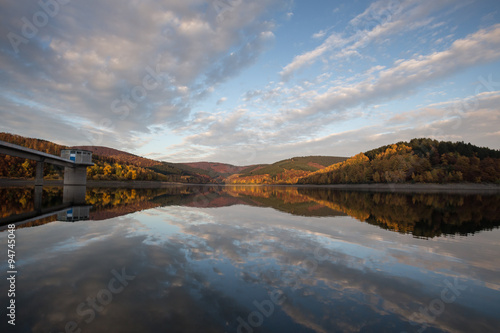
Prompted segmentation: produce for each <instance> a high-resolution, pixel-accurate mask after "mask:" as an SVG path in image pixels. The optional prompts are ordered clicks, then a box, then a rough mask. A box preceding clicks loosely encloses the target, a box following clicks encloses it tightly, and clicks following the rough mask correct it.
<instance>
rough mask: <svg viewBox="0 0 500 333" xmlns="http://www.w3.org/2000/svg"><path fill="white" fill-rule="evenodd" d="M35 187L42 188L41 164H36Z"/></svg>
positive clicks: (38, 162) (40, 162) (39, 162)
mask: <svg viewBox="0 0 500 333" xmlns="http://www.w3.org/2000/svg"><path fill="white" fill-rule="evenodd" d="M35 186H43V162H42V161H37V162H36V173H35Z"/></svg>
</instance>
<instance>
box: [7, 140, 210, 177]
mask: <svg viewBox="0 0 500 333" xmlns="http://www.w3.org/2000/svg"><path fill="white" fill-rule="evenodd" d="M0 140H1V141H5V142H10V143H13V144H17V145H19V146H23V147H27V148H31V149H36V150H38V151H42V152H45V153H49V154H52V155H56V156H59V155H60V153H61V149H65V148H70V147H67V146H63V145H60V144H56V143H53V142H50V141H46V140H41V139H34V138H27V137H23V136H20V135H15V134H10V133H0ZM80 149H86V150H91V151H93V152H94V155H93V158H92V160H93V162H94V164H95V165H94V166H92V167H89V168H87V179H91V180H159V181H171V182H186V183H187V182H192V183H207V182H209V177H206V176H204V175H198V174H193V173H190V172H188V171H185V170H182V169H180V168H177V167H175V166H172V165H163V164H165V163H162V162H158V161H154V160H149V159H146V158H142V157H140V156H136V155H133V154H129V153H126V152H123V151H120V150H116V149H112V148H107V147H90V146H81V147H80ZM35 166H36V162H35V161H30V160H25V159H22V158H18V157H12V156H9V155H3V154H0V178H2V177H3V178H22V179H26V178H33V177H34V175H35ZM153 167H156V168H159V167H162V168H161V170H159V169H156V170H153V169H152V168H153ZM62 175H63V172H62V168H61V167H57V166H54V165H51V164H46V165H45V167H44V178H46V179H62Z"/></svg>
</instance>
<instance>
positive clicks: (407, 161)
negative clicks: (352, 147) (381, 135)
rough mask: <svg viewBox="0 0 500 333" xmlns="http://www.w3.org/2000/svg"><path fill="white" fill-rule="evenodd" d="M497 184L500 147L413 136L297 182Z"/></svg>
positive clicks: (499, 168) (499, 175)
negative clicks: (407, 140)
mask: <svg viewBox="0 0 500 333" xmlns="http://www.w3.org/2000/svg"><path fill="white" fill-rule="evenodd" d="M400 182H416V183H456V182H474V183H480V182H487V183H497V184H500V151H499V150H493V149H489V148H484V147H478V146H474V145H472V144H470V143H464V142H444V141H436V140H432V139H425V138H424V139H413V140H411V141H409V142H398V143H396V144H392V145H387V146H383V147H379V148H377V149H373V150H370V151H367V152H365V153H360V154H358V155H356V156H353V157H351V158H349V159H348V160H346V161H344V162H341V163H337V164H334V165H331V166H329V167H327V168H324V169H321V170H318V171H316V172H313V173H311V174H310V175H307V176H305V177H303V178H301V179H299V180H298V184H359V183H400Z"/></svg>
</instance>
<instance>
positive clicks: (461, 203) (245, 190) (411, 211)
mask: <svg viewBox="0 0 500 333" xmlns="http://www.w3.org/2000/svg"><path fill="white" fill-rule="evenodd" d="M38 189H39V190H41V188H38ZM61 197H62V198H61ZM42 199H43V200H42ZM0 200H2V202H4V204H3V205H2V211H1V215H0V225H1V224H5V223H7V222H8V221H9V220H8V219H7V217H9V216H11V215H20V216H21V217H22V216H24V215H22V213H26V212H32V211H39V214H40V215H41V213H40V212H41V208H42V207H43V208H44V210H43V212H44V213H45V214H46V213H47V209H50V208H51V207H56V208H57V207H60V205H61V204H68V205H71V206H75V205H83V206H85V205H90V206H92V210H91V212H90V215H89V217H90V219H93V220H105V219H108V218H112V217H117V216H122V215H126V214H130V213H133V212H136V211H140V210H145V209H151V208H155V207H160V206H172V205H178V206H188V207H199V208H202V207H203V208H216V207H228V206H233V205H248V206H255V207H271V208H273V209H276V210H278V211H281V212H285V213H288V214H292V215H300V216H307V217H334V216H346V215H348V216H352V217H354V218H355V219H357V220H359V221H362V222H366V223H369V224H372V225H376V226H378V227H380V228H383V229H387V230H391V231H397V232H400V233H410V234H412V235H414V236H415V237H425V238H432V237H437V236H441V235H462V236H466V235H469V234H474V233H475V232H478V231H481V230H492V229H494V228H498V227H499V226H500V217H499V216H500V195H498V194H436V193H432V194H426V193H417V194H411V193H394V192H388V193H384V192H356V191H339V190H333V189H328V188H307V187H300V188H295V187H266V186H225V187H221V186H172V187H167V188H159V189H151V188H148V189H127V188H87V189H85V187H66V188H64V189H62V188H44V189H43V196H42V194H41V193H38V195H36V190H34V189H33V188H13V189H12V188H10V189H9V188H3V189H2V188H0ZM37 202H38V203H37ZM18 219H19V218H18Z"/></svg>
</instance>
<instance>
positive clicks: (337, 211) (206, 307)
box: [0, 186, 500, 333]
mask: <svg viewBox="0 0 500 333" xmlns="http://www.w3.org/2000/svg"><path fill="white" fill-rule="evenodd" d="M0 198H1V200H2V207H1V212H0V221H1V222H2V224H3V226H2V227H1V229H2V235H1V237H0V249H2V250H1V251H2V253H4V255H3V256H2V261H1V262H0V268H1V270H2V272H3V275H4V276H7V278H9V277H10V276H14V280H12V279H11V280H7V279H5V278H3V279H2V282H1V284H0V286H1V293H0V305H1V307H2V309H5V308H6V307H8V306H9V304H10V302H12V300H14V301H15V310H14V312H15V326H13V325H11V324H8V321H9V320H11V319H10V318H9V316H5V314H4V315H2V317H3V318H2V323H1V325H2V326H1V327H4V328H6V329H8V330H4V329H2V332H159V331H166V332H244V333H249V332H498V328H499V327H500V230H499V226H500V195H499V194H467V195H465V194H463V195H459V194H449V193H448V194H446V193H442V194H436V193H434V194H426V193H417V194H410V193H392V192H387V193H386V192H355V191H339V190H333V189H328V188H309V187H263V186H253V187H252V186H171V187H164V188H157V189H155V188H153V189H124V188H90V187H88V188H86V189H85V188H83V189H82V188H78V189H63V188H61V187H47V188H44V189H43V190H36V191H35V189H33V188H30V187H19V188H0ZM9 223H10V224H15V229H13V228H9V227H8V224H9ZM11 227H12V225H11ZM10 235H14V236H10ZM9 239H15V248H13V250H14V251H15V256H12V257H11V259H13V260H14V261H15V263H13V262H11V264H12V265H13V266H11V267H9V262H8V257H7V253H8V249H9V248H8V245H9V244H8V240H9ZM11 244H12V242H11ZM12 270H15V271H16V273H13V274H8V273H7V272H8V271H12ZM13 281H15V283H14V288H15V296H14V295H11V296H9V295H8V290H9V288H12V287H13V284H12V282H13ZM8 311H10V310H8ZM10 312H11V313H12V311H10ZM2 313H3V311H2ZM7 314H9V312H7Z"/></svg>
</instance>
